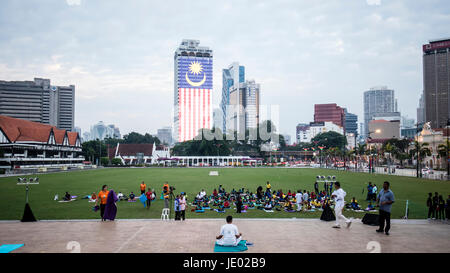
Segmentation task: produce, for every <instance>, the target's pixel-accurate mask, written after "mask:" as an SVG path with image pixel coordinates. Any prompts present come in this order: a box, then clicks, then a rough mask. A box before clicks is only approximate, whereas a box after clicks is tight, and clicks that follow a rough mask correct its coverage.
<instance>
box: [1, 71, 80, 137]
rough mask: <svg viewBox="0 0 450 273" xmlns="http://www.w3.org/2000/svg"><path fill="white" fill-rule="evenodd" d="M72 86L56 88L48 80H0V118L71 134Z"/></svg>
mask: <svg viewBox="0 0 450 273" xmlns="http://www.w3.org/2000/svg"><path fill="white" fill-rule="evenodd" d="M74 112H75V86H74V85H69V86H55V85H51V84H50V80H49V79H41V78H35V79H34V81H0V115H6V116H10V117H13V118H20V119H25V120H29V121H34V122H40V123H44V124H49V125H53V126H56V127H57V128H59V129H62V130H67V131H73V129H74V128H73V127H74Z"/></svg>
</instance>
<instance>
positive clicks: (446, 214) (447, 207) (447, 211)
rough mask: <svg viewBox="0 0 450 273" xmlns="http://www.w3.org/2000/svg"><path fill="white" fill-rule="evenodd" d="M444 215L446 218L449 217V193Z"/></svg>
mask: <svg viewBox="0 0 450 273" xmlns="http://www.w3.org/2000/svg"><path fill="white" fill-rule="evenodd" d="M445 216H446V217H447V220H449V219H450V195H449V196H448V198H447V203H446V204H445Z"/></svg>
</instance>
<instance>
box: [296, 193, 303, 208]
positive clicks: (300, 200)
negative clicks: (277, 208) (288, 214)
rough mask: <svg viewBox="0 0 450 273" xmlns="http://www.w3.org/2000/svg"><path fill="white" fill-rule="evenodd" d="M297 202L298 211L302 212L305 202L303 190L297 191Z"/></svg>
mask: <svg viewBox="0 0 450 273" xmlns="http://www.w3.org/2000/svg"><path fill="white" fill-rule="evenodd" d="M295 201H296V203H297V211H301V210H302V202H303V194H302V191H301V190H298V191H297V194H296V195H295Z"/></svg>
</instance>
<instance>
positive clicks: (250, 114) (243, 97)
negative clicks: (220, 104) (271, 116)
mask: <svg viewBox="0 0 450 273" xmlns="http://www.w3.org/2000/svg"><path fill="white" fill-rule="evenodd" d="M259 96H260V85H259V84H258V83H256V82H255V81H254V80H250V81H245V82H244V83H240V84H239V88H238V89H233V90H231V92H230V104H229V105H228V106H227V122H226V123H227V124H226V128H227V132H230V131H236V132H238V133H241V134H243V133H245V132H246V130H248V129H250V128H257V127H258V124H259V102H260V97H259Z"/></svg>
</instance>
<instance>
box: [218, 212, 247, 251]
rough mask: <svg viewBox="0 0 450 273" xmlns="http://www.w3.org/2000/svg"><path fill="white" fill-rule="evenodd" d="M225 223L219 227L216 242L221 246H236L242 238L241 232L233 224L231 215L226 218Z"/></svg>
mask: <svg viewBox="0 0 450 273" xmlns="http://www.w3.org/2000/svg"><path fill="white" fill-rule="evenodd" d="M226 221H227V223H226V224H225V225H223V226H222V228H221V229H220V234H219V236H217V237H216V239H217V241H216V243H217V244H218V245H221V246H237V245H238V244H239V242H240V241H241V240H242V233H239V231H238V228H237V227H236V226H235V225H233V224H232V223H233V217H232V216H231V215H229V216H227V218H226Z"/></svg>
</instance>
